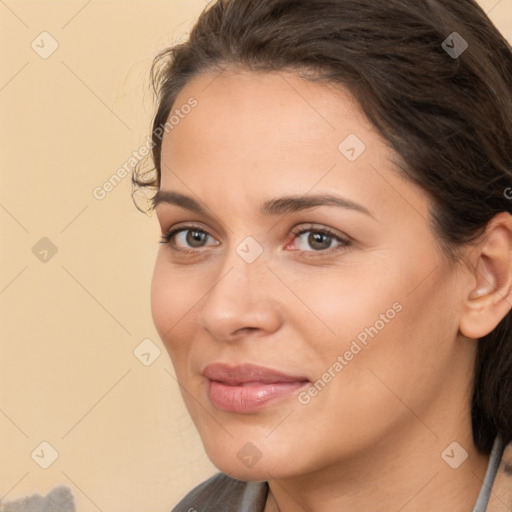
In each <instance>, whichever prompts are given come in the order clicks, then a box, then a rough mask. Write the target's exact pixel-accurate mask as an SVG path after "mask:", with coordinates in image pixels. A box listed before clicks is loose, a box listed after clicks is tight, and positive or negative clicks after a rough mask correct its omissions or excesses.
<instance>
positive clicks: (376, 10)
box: [132, 0, 512, 454]
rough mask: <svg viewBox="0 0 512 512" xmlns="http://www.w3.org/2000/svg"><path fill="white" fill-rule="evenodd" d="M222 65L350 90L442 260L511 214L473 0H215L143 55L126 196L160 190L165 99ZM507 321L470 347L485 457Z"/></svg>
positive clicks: (493, 36)
mask: <svg viewBox="0 0 512 512" xmlns="http://www.w3.org/2000/svg"><path fill="white" fill-rule="evenodd" d="M454 32H457V33H458V35H455V34H453V33H454ZM465 43H467V45H468V47H467V48H465ZM450 50H452V52H450ZM456 50H458V52H459V53H458V54H457V53H455V54H454V53H453V51H456ZM464 50H465V51H464ZM460 52H463V53H460ZM228 66H230V67H234V68H236V67H238V68H241V69H245V70H250V71H255V72H260V71H261V72H269V71H281V70H282V71H285V70H291V71H294V72H296V73H297V74H299V75H300V76H302V77H303V78H305V79H308V80H321V81H324V82H325V83H328V84H338V85H341V86H344V87H346V88H347V89H348V90H350V91H351V92H352V94H353V95H354V96H355V98H356V99H357V100H358V101H359V103H360V105H361V107H362V110H363V112H364V113H365V114H366V116H367V117H368V118H369V119H370V121H371V122H372V123H373V124H374V125H375V126H376V128H377V129H378V130H379V132H380V134H381V135H382V136H383V137H384V139H385V140H387V142H388V143H389V144H390V146H391V147H392V148H393V149H394V150H395V151H396V153H397V154H398V155H399V157H400V162H399V165H400V172H402V173H403V174H404V175H405V176H407V178H408V179H409V180H411V181H412V182H414V183H416V184H418V185H419V186H421V187H422V189H423V190H424V191H425V192H426V193H428V194H429V196H430V197H431V198H432V209H431V219H430V221H431V227H432V229H433V232H434V233H436V235H437V238H438V240H439V242H440V244H441V246H442V247H443V248H444V254H446V255H447V258H448V259H449V260H450V261H456V260H457V255H458V251H457V249H458V248H460V247H461V246H462V245H463V244H468V243H470V242H472V241H474V240H475V239H476V238H477V237H478V236H479V235H480V234H481V233H482V232H483V230H484V229H485V227H486V225H487V223H488V222H489V221H490V220H491V219H492V217H493V216H494V215H496V214H497V213H499V212H502V211H507V212H510V211H512V208H511V207H512V204H511V201H510V199H508V198H507V194H506V193H505V191H506V190H507V189H508V188H509V187H510V186H511V184H512V179H511V178H512V170H511V162H512V53H511V49H510V46H509V44H508V43H507V41H506V40H505V39H504V38H503V36H502V35H501V34H500V33H499V31H498V30H497V29H496V28H495V27H494V25H493V24H492V23H491V21H490V20H489V18H488V17H487V16H486V14H485V13H484V12H483V11H482V9H481V8H480V7H479V6H478V5H477V4H476V3H475V2H474V1H473V0H442V1H440V0H382V1H378V0H257V1H255V0H219V1H217V2H215V3H213V4H212V5H211V6H209V7H208V8H207V9H205V11H204V12H203V13H202V14H201V16H200V17H199V19H198V21H197V23H196V25H195V26H194V28H193V30H192V32H191V34H190V37H189V39H188V40H187V41H186V42H184V43H182V44H179V45H177V46H175V47H172V48H168V49H166V50H165V51H163V52H162V53H160V54H159V55H158V56H157V57H156V58H155V61H154V63H153V68H152V78H153V85H154V87H155V90H156V92H157V98H158V108H157V112H156V115H155V118H154V121H153V135H152V138H153V152H152V158H153V164H154V168H153V169H152V170H151V171H150V172H143V171H142V170H141V169H140V168H139V169H136V172H134V173H133V175H132V183H133V186H134V191H137V190H139V189H142V190H157V189H158V188H159V186H160V176H161V168H160V153H161V145H162V128H161V127H162V126H164V125H165V123H166V121H167V119H168V117H169V115H170V113H171V109H172V108H173V106H174V103H175V100H176V97H177V94H178V93H179V92H180V91H181V90H182V89H183V87H184V86H185V85H186V84H187V82H188V81H189V80H190V79H191V78H192V77H195V76H197V75H198V74H200V73H203V72H206V71H221V70H222V69H224V68H226V67H228ZM139 209H140V208H139ZM511 315H512V313H508V314H507V315H506V317H505V318H504V319H503V320H502V322H501V323H500V324H499V325H498V326H497V327H496V329H495V330H494V331H493V332H491V333H490V334H488V335H487V336H485V337H483V338H482V339H481V340H480V341H479V343H478V353H477V358H476V363H475V381H474V392H473V397H472V403H471V418H472V425H473V438H474V442H475V445H476V447H477V449H478V450H479V451H480V452H482V453H487V454H488V453H489V452H490V449H491V446H492V443H493V441H494V438H495V436H496V435H497V434H498V433H501V435H502V436H503V437H504V439H505V441H507V442H508V441H509V440H511V439H512V316H511Z"/></svg>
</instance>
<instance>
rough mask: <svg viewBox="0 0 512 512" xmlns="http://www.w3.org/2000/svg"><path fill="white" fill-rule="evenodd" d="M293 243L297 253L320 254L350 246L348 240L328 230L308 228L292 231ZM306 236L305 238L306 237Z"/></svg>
mask: <svg viewBox="0 0 512 512" xmlns="http://www.w3.org/2000/svg"><path fill="white" fill-rule="evenodd" d="M293 234H294V235H295V238H294V240H293V243H295V244H296V245H297V246H298V247H297V249H296V250H297V251H299V252H319V253H322V254H325V253H330V252H332V251H337V250H340V249H344V248H346V247H348V246H349V245H350V240H348V239H347V238H344V237H342V236H341V235H339V234H337V233H335V232H333V231H331V230H330V229H328V228H315V227H314V226H309V227H307V228H302V229H300V230H297V231H294V232H293ZM306 235H307V236H306Z"/></svg>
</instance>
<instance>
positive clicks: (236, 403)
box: [203, 363, 310, 413]
mask: <svg viewBox="0 0 512 512" xmlns="http://www.w3.org/2000/svg"><path fill="white" fill-rule="evenodd" d="M203 375H204V376H205V377H206V378H207V379H208V382H207V384H208V390H207V391H208V397H209V399H210V401H211V402H212V403H213V405H215V406H216V407H217V408H219V409H222V410H224V411H230V412H238V413H244V412H245V413H247V412H251V411H255V410H257V409H261V408H263V407H266V406H267V405H270V404H271V403H274V402H276V401H277V400H280V399H284V398H286V397H289V396H290V395H292V394H293V393H294V392H295V391H297V390H298V389H300V388H302V387H304V386H305V385H307V384H308V383H309V382H310V381H309V379H308V378H307V377H305V376H302V375H287V374H284V373H281V372H279V371H276V370H273V369H270V368H265V367H263V366H257V365H253V364H243V365H239V366H230V365H227V364H224V363H215V364H210V365H208V366H206V367H205V368H204V370H203Z"/></svg>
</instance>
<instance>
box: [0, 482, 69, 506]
mask: <svg viewBox="0 0 512 512" xmlns="http://www.w3.org/2000/svg"><path fill="white" fill-rule="evenodd" d="M75 510H76V508H75V502H74V500H73V494H71V490H70V489H69V488H68V487H65V486H60V487H56V488H55V489H53V490H52V491H51V492H49V493H48V494H47V495H46V496H45V497H44V498H43V496H40V495H39V494H33V495H32V496H27V497H25V498H20V499H18V500H15V501H9V502H6V503H0V512H75Z"/></svg>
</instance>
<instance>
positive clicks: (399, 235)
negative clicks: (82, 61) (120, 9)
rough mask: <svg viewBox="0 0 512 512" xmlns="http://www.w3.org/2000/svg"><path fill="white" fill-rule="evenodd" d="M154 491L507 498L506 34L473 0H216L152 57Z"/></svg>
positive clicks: (506, 502)
mask: <svg viewBox="0 0 512 512" xmlns="http://www.w3.org/2000/svg"><path fill="white" fill-rule="evenodd" d="M153 71H154V80H155V85H156V88H157V92H158V109H157V112H156V115H155V119H154V125H153V154H152V157H153V161H154V166H155V172H150V173H144V172H141V171H140V170H139V172H137V173H136V175H134V177H133V182H134V185H135V186H136V188H138V187H142V188H143V189H145V188H149V189H150V190H154V191H156V195H155V196H154V197H153V199H152V207H153V208H154V209H155V210H156V212H157V216H158V221H159V224H160V227H161V230H162V242H163V243H162V246H161V249H160V251H159V254H158V257H157V261H156V265H155V270H154V276H153V282H152V296H151V302H152V312H153V319H154V322H155V325H156V328H157V330H158V332H159V334H160V336H161V338H162V340H163V342H164V344H165V346H166V347H167V349H168V352H169V355H170V357H171V359H172V362H173V365H174V368H175V371H176V376H177V379H178V381H179V384H180V387H181V390H182V394H183V398H184V400H185V403H186V406H187V408H188V410H189V412H190V414H191V417H192V419H193V421H194V423H195V425H196V427H197V429H198V431H199V434H200V436H201V439H202V442H203V444H204V447H205V450H206V452H207V454H208V456H209V458H210V459H211V461H212V462H213V463H214V464H215V466H216V467H217V468H218V469H219V470H220V473H218V474H216V475H214V476H213V477H211V478H210V479H209V480H207V481H206V482H203V483H202V484H201V485H199V486H198V487H196V488H195V489H194V490H192V491H190V492H189V493H188V494H187V495H186V496H185V498H184V499H183V500H182V501H181V502H180V503H179V504H178V505H177V506H176V508H175V509H174V510H175V511H177V512H178V511H189V512H192V511H216V512H217V511H246V512H249V511H251V512H252V511H264V512H276V511H281V512H295V511H308V512H325V511H342V510H350V511H352V512H358V511H367V510H372V511H392V510H397V511H398V510H403V511H409V512H413V511H414V512H419V511H426V510H429V511H431V510H435V511H436V512H447V511H450V512H467V511H470V510H474V511H479V512H480V511H484V510H487V511H489V512H490V511H492V512H497V511H505V510H510V508H511V507H512V485H511V483H510V481H511V478H510V476H509V475H510V472H511V470H510V465H509V464H511V461H512V444H510V443H511V441H512V323H511V313H510V309H511V304H512V295H511V290H512V247H511V236H512V215H511V214H510V212H511V211H512V203H511V201H510V197H511V195H510V194H509V193H508V192H507V190H509V191H510V190H512V188H510V187H512V169H511V162H512V86H511V84H512V55H511V51H510V47H509V45H508V44H507V42H506V41H505V40H504V39H503V37H502V36H501V35H500V34H499V32H498V31H497V30H496V28H495V27H494V26H493V25H492V24H491V22H490V21H489V19H488V18H487V17H486V15H485V14H484V12H483V11H482V10H481V9H480V8H479V7H478V6H477V4H476V3H475V2H474V1H472V0H443V1H437V0H428V1H425V0H386V1H385V2H376V1H375V0H323V1H316V0H260V1H258V2H255V1H254V0H228V1H218V2H216V3H213V4H212V5H210V6H209V8H207V10H205V12H203V13H202V15H201V16H200V18H199V20H198V21H197V24H196V25H195V27H194V29H193V31H192V33H191V35H190V39H189V40H188V41H187V42H185V43H183V44H181V45H179V46H177V47H175V48H170V49H168V50H166V51H165V52H163V53H162V54H161V55H160V56H159V57H158V58H157V59H156V62H155V65H154V70H153Z"/></svg>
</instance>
